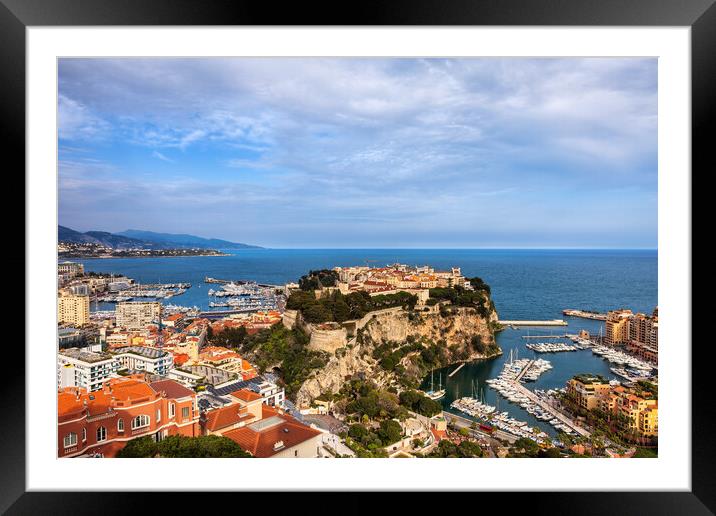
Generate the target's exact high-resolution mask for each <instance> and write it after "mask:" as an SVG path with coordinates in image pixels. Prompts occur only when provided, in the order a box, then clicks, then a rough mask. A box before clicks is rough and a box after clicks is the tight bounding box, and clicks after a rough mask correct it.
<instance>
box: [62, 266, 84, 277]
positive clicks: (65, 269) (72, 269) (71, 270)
mask: <svg viewBox="0 0 716 516" xmlns="http://www.w3.org/2000/svg"><path fill="white" fill-rule="evenodd" d="M84 273H85V266H84V265H82V264H81V263H75V262H62V263H58V264H57V274H63V275H69V277H71V278H74V277H75V276H79V275H80V274H84Z"/></svg>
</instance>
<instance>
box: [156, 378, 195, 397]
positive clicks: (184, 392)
mask: <svg viewBox="0 0 716 516" xmlns="http://www.w3.org/2000/svg"><path fill="white" fill-rule="evenodd" d="M149 385H150V386H151V387H152V389H154V390H155V391H157V392H164V393H165V394H166V397H167V398H170V399H179V398H186V397H188V396H193V395H194V391H192V390H191V389H187V388H186V387H184V386H183V385H182V384H180V383H179V382H175V381H174V380H159V381H157V382H152V383H150V384H149Z"/></svg>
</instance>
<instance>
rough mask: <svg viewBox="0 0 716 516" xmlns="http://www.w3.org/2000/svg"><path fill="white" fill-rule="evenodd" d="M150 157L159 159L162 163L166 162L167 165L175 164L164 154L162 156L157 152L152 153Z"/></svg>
mask: <svg viewBox="0 0 716 516" xmlns="http://www.w3.org/2000/svg"><path fill="white" fill-rule="evenodd" d="M152 157H153V158H157V159H160V160H162V161H166V162H167V163H175V161H174V160H173V159H170V158H167V157H166V156H165V155H164V154H162V153H161V152H159V151H152Z"/></svg>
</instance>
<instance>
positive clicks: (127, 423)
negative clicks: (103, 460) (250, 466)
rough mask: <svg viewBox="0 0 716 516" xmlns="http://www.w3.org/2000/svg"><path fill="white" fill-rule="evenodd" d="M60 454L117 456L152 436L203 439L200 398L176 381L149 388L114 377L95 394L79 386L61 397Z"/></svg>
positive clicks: (62, 392) (139, 381)
mask: <svg viewBox="0 0 716 516" xmlns="http://www.w3.org/2000/svg"><path fill="white" fill-rule="evenodd" d="M57 416H58V424H57V455H58V457H76V456H79V455H86V454H99V455H101V456H104V457H114V456H115V455H116V454H117V452H119V450H121V449H122V448H124V446H125V444H126V442H127V441H129V440H131V439H134V438H137V437H143V436H151V437H152V438H154V439H155V440H156V441H161V440H162V439H163V438H165V437H167V436H169V435H185V436H189V437H194V436H198V435H200V429H199V411H198V408H197V406H196V394H195V393H194V392H193V391H191V390H189V389H187V388H185V387H183V386H181V385H180V384H178V383H176V382H174V381H172V380H162V381H158V382H152V383H147V382H145V381H143V380H142V379H141V378H140V377H139V376H129V377H123V378H114V379H111V380H108V381H107V382H105V383H104V384H103V386H102V388H101V389H100V390H98V391H95V392H93V393H89V392H88V391H87V390H86V389H83V388H78V387H68V388H64V389H61V390H60V391H59V392H58V393H57Z"/></svg>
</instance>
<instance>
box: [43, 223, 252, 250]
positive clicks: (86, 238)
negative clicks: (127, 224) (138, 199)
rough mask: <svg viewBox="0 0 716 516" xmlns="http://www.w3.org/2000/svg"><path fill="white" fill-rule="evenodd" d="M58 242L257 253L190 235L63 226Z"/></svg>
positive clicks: (126, 247)
mask: <svg viewBox="0 0 716 516" xmlns="http://www.w3.org/2000/svg"><path fill="white" fill-rule="evenodd" d="M57 239H58V241H60V242H70V243H76V244H101V245H104V246H106V247H111V248H113V249H136V248H142V249H187V248H199V249H260V247H258V246H255V245H248V244H240V243H236V242H229V241H227V240H219V239H216V238H201V237H197V236H194V235H172V234H168V233H154V232H152V231H139V230H136V229H128V230H127V231H123V232H121V233H108V232H107V231H87V232H86V233H80V232H79V231H75V230H74V229H70V228H68V227H65V226H57Z"/></svg>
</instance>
